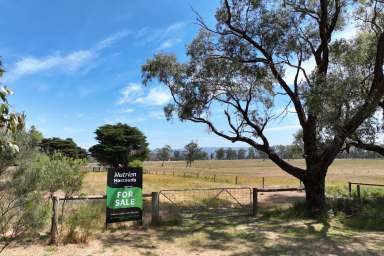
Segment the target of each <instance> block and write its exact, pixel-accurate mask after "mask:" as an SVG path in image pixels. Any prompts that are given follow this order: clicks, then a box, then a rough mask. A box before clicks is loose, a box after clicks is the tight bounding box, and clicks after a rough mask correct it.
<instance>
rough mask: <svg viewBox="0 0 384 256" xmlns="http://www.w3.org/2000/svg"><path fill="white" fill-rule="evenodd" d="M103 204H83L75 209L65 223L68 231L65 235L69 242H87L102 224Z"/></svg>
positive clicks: (66, 240)
mask: <svg viewBox="0 0 384 256" xmlns="http://www.w3.org/2000/svg"><path fill="white" fill-rule="evenodd" d="M103 209H104V205H103V204H92V205H82V206H80V207H79V208H77V209H75V210H74V212H72V213H71V214H70V216H69V217H68V218H67V220H66V222H65V224H66V227H67V229H68V233H67V235H66V237H65V242H67V243H85V242H87V241H88V239H89V238H90V236H92V235H93V234H94V232H95V231H96V230H98V229H100V227H101V226H102V225H100V224H101V223H102V222H103V220H102V219H103V215H104V214H103Z"/></svg>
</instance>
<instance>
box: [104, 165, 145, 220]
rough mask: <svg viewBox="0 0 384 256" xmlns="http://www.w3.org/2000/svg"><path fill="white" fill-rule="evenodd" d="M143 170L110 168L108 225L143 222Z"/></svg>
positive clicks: (108, 179)
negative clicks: (123, 222)
mask: <svg viewBox="0 0 384 256" xmlns="http://www.w3.org/2000/svg"><path fill="white" fill-rule="evenodd" d="M142 188H143V169H142V168H110V169H108V178H107V211H106V214H107V215H106V224H107V225H108V223H114V222H122V221H135V220H139V221H141V220H142V212H143V191H142Z"/></svg>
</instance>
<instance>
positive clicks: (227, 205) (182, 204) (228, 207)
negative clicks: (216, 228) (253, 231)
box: [158, 187, 252, 220]
mask: <svg viewBox="0 0 384 256" xmlns="http://www.w3.org/2000/svg"><path fill="white" fill-rule="evenodd" d="M158 207H159V208H158V211H159V217H160V218H161V219H162V220H166V219H173V218H175V217H183V218H205V217H216V216H241V215H250V214H251V213H252V189H251V188H249V187H243V188H201V189H183V190H161V191H160V192H159V194H158Z"/></svg>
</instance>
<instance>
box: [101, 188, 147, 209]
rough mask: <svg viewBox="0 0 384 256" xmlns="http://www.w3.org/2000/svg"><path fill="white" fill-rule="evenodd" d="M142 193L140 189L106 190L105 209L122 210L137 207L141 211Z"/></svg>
mask: <svg viewBox="0 0 384 256" xmlns="http://www.w3.org/2000/svg"><path fill="white" fill-rule="evenodd" d="M142 195H143V193H142V189H141V188H135V187H133V188H110V187H108V188H107V207H108V208H109V209H123V208H129V207H137V208H140V209H143V196H142Z"/></svg>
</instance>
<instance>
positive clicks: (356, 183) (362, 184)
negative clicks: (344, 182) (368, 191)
mask: <svg viewBox="0 0 384 256" xmlns="http://www.w3.org/2000/svg"><path fill="white" fill-rule="evenodd" d="M353 185H355V186H356V193H357V197H358V198H360V199H361V190H360V187H362V186H367V187H383V188H384V184H374V183H362V182H348V193H349V197H352V186H353Z"/></svg>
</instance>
